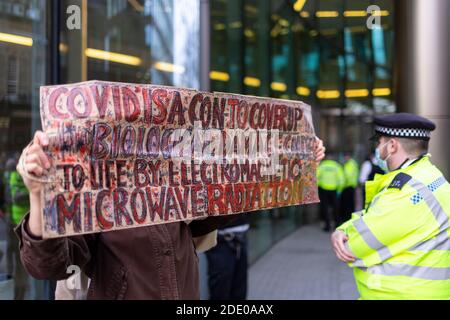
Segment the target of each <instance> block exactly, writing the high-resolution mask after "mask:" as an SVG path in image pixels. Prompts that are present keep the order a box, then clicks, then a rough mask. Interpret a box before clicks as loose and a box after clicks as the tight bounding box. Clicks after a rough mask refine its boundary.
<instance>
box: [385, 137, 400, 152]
mask: <svg viewBox="0 0 450 320" xmlns="http://www.w3.org/2000/svg"><path fill="white" fill-rule="evenodd" d="M399 148H401V145H400V141H398V140H397V139H395V138H392V139H391V141H389V144H388V151H389V153H396V152H397V151H398V149H399Z"/></svg>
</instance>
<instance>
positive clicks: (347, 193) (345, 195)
mask: <svg viewBox="0 0 450 320" xmlns="http://www.w3.org/2000/svg"><path fill="white" fill-rule="evenodd" d="M339 211H340V212H339V217H338V218H339V219H338V220H339V224H341V223H343V222H345V221H347V220H349V219H350V218H351V216H352V213H353V212H355V188H353V187H349V188H345V189H344V191H342V196H341V209H340V210H339Z"/></svg>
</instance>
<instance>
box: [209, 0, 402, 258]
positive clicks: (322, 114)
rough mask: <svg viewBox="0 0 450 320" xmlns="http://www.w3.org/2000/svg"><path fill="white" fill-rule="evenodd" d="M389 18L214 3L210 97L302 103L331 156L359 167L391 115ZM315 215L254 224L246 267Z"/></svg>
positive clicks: (357, 3)
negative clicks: (382, 118)
mask: <svg viewBox="0 0 450 320" xmlns="http://www.w3.org/2000/svg"><path fill="white" fill-rule="evenodd" d="M371 6H372V7H371ZM373 10H377V11H376V12H375V13H373V14H372V11H373ZM393 16H394V12H393V1H388V0H381V1H369V0H366V1H364V0H312V1H311V0H306V1H305V0H298V1H284V0H271V1H267V0H234V1H225V0H213V1H211V71H210V79H211V89H212V90H216V91H224V92H229V91H231V92H239V93H243V94H249V95H258V96H270V97H277V98H283V99H292V100H302V101H304V102H307V103H308V104H310V105H311V106H312V110H313V113H314V119H315V126H316V131H317V134H318V136H319V137H321V138H322V139H323V140H324V142H325V144H326V146H327V152H329V153H336V154H342V153H343V152H352V153H353V156H354V157H355V158H356V159H357V160H359V161H360V162H362V160H363V159H364V158H365V156H366V155H367V153H368V152H370V150H369V149H368V147H367V141H368V138H369V135H370V132H371V130H367V128H368V126H369V127H370V125H371V121H372V116H373V114H374V113H384V112H392V111H394V110H395V105H394V103H393V94H392V92H393V88H392V87H393V82H392V76H393V71H392V70H393V29H394V25H393ZM368 25H370V26H371V28H369V27H368ZM314 212H315V207H314V206H307V207H289V208H280V209H277V210H270V211H267V212H264V213H262V214H257V215H251V218H252V228H251V230H250V239H251V240H250V241H249V247H250V261H254V260H255V259H256V258H258V257H259V256H260V255H261V254H263V253H264V252H265V251H266V250H267V248H268V247H270V246H271V245H273V244H274V243H275V242H276V241H278V240H279V239H281V238H282V237H284V236H285V235H286V234H287V233H289V232H290V231H292V230H295V229H296V228H297V227H298V226H299V225H300V224H302V223H305V222H308V221H309V220H312V219H313V217H314V214H313V213H314Z"/></svg>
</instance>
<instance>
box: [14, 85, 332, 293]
mask: <svg viewBox="0 0 450 320" xmlns="http://www.w3.org/2000/svg"><path fill="white" fill-rule="evenodd" d="M108 85H109V87H108ZM127 88H128V89H130V87H129V86H128V87H125V89H124V87H123V86H119V85H112V84H111V83H108V84H107V85H105V84H104V83H102V84H100V85H99V84H98V83H97V82H95V83H94V84H93V83H89V84H88V85H87V86H84V87H83V85H78V86H72V87H63V86H61V87H56V88H50V87H46V88H44V93H43V92H42V91H41V113H42V118H43V127H44V129H45V131H46V133H43V132H40V131H39V132H37V133H36V134H35V137H34V139H33V142H32V143H31V144H30V145H29V146H28V147H26V148H25V149H24V151H23V153H22V156H21V159H20V161H19V165H18V170H19V172H20V174H21V175H22V176H23V179H24V183H25V185H26V186H27V188H28V190H29V191H30V204H31V209H30V213H29V214H27V215H26V216H25V218H24V219H23V220H22V222H21V224H20V225H19V226H18V228H17V229H16V232H17V235H18V236H19V238H20V242H21V244H20V249H21V258H22V261H23V264H24V266H25V268H26V269H27V270H28V272H29V273H30V274H31V275H33V276H34V277H35V278H38V279H52V280H61V279H66V278H67V277H69V275H70V274H68V268H69V267H73V266H78V267H79V268H80V270H81V271H83V272H84V273H85V274H86V275H87V276H88V277H89V278H90V279H91V283H90V287H89V292H88V298H89V299H198V298H199V278H198V259H197V257H196V253H195V246H194V244H193V238H194V239H195V238H196V237H200V236H204V235H206V234H208V233H209V232H211V231H213V230H215V229H216V228H217V227H219V226H221V225H224V224H225V223H227V222H229V221H230V220H231V219H233V218H232V217H233V214H237V213H240V212H245V210H246V207H248V208H249V211H251V210H257V209H259V208H264V207H271V206H281V205H288V204H289V203H290V201H292V202H298V203H307V202H308V201H314V194H316V193H317V192H315V193H314V194H313V193H312V191H311V192H310V190H313V188H314V185H315V184H314V181H313V180H311V181H312V182H311V181H309V182H308V181H307V182H305V180H304V179H305V177H306V178H307V177H309V176H315V172H314V170H312V169H313V168H315V166H316V163H315V162H317V161H320V160H321V159H322V158H323V157H324V151H325V148H324V147H323V144H322V142H321V141H320V140H319V139H318V138H316V137H315V136H314V135H313V134H311V133H310V131H308V130H309V128H308V127H307V126H305V124H306V123H310V122H305V120H302V119H303V118H304V116H303V113H302V116H301V117H298V118H297V120H295V119H296V115H299V114H300V111H298V112H297V111H295V110H297V109H295V108H294V109H289V108H288V107H287V106H283V107H279V106H278V107H276V108H275V109H277V110H278V111H277V112H276V113H275V118H276V119H277V120H276V124H274V126H276V127H278V128H279V129H282V132H288V131H289V130H290V132H291V133H290V134H287V135H283V134H282V135H281V136H282V139H283V138H284V140H283V141H285V142H286V144H285V145H284V147H286V148H290V150H291V151H292V152H291V154H290V155H289V159H288V160H291V161H284V162H283V161H282V162H281V163H282V165H280V168H282V169H284V171H285V172H284V174H283V173H281V174H280V177H285V178H286V179H288V178H291V179H292V182H289V181H290V180H286V181H285V182H283V179H280V180H275V179H273V181H271V180H269V181H250V180H251V179H250V178H249V176H252V177H253V179H255V180H256V179H257V178H258V176H262V175H261V174H260V172H259V168H258V166H254V167H253V168H254V170H255V171H254V172H253V174H252V171H251V170H249V169H247V171H246V173H245V174H243V173H242V172H243V171H242V170H241V172H240V173H241V174H239V175H238V174H237V171H236V170H240V169H242V168H243V169H245V168H246V166H245V163H244V166H237V165H236V166H234V170H230V169H229V168H228V167H227V164H225V165H223V164H220V163H214V162H213V163H211V162H209V163H206V162H204V163H205V164H204V166H203V168H202V162H200V164H197V166H196V165H195V164H194V163H192V162H189V163H185V162H183V161H176V160H180V158H181V157H184V156H185V153H183V152H181V153H180V154H178V158H177V157H176V156H174V153H175V151H174V150H175V149H176V148H175V145H173V144H172V145H171V146H169V144H170V143H169V144H168V143H167V142H166V141H164V138H163V136H164V132H169V129H176V128H180V127H181V128H183V126H184V128H185V127H186V122H183V121H186V119H184V116H185V115H189V110H190V106H191V105H195V106H194V107H192V108H191V113H190V117H191V118H193V119H194V118H197V119H200V120H204V124H205V125H206V126H208V125H212V123H213V122H214V121H213V119H214V117H215V116H212V115H213V114H214V113H213V112H212V111H213V109H214V108H213V107H212V105H213V103H212V101H215V100H214V97H212V99H209V102H206V103H203V104H202V103H197V102H199V101H200V100H202V101H204V100H205V99H204V98H201V97H199V96H198V93H195V92H190V93H189V94H188V95H185V94H184V92H183V91H178V90H172V91H170V90H171V89H168V88H165V89H161V88H159V89H158V88H153V89H152V90H150V91H147V93H142V92H143V87H142V86H137V87H133V88H132V89H130V90H128V89H127ZM99 89H100V90H99ZM46 90H47V91H46ZM108 90H109V91H108ZM117 90H119V92H117ZM154 90H166V91H165V92H166V93H162V91H157V92H156V93H155V92H154ZM100 91H101V92H100ZM169 91H170V92H169ZM55 92H56V93H55ZM107 92H109V93H111V95H108V93H107ZM136 92H140V93H141V96H140V97H141V98H142V99H143V100H142V99H141V98H138V97H137V96H136V95H134V94H135V93H136ZM158 92H159V93H158ZM84 94H86V95H84ZM91 94H94V96H93V97H94V98H93V97H92V96H90V95H91ZM178 95H179V97H178ZM146 96H147V99H149V97H152V99H151V101H152V102H149V101H150V100H146V98H145V97H146ZM120 97H122V99H120ZM133 97H134V98H133ZM169 97H170V99H169ZM177 97H178V98H177ZM194 97H197V98H194ZM166 98H167V99H166ZM188 98H189V99H188ZM140 99H141V100H140ZM232 99H235V98H234V97H230V95H228V97H227V98H224V100H222V101H224V103H223V105H222V107H223V108H224V109H225V108H226V107H229V106H230V104H229V102H230V101H231V103H232V104H231V106H233V103H234V102H233V100H232ZM169 100H171V101H172V102H171V103H170V102H169ZM83 101H84V102H83ZM87 101H88V102H87ZM146 101H147V102H146ZM164 101H166V102H164ZM173 101H175V102H173ZM193 101H194V102H193ZM241 101H243V98H241ZM217 102H218V103H219V104H221V102H220V99H217ZM227 102H228V103H227ZM147 103H149V105H147ZM239 103H240V101H239V100H238V101H237V105H239ZM286 103H287V102H286ZM202 105H203V107H202ZM241 105H243V104H242V103H241ZM260 105H261V104H258V107H257V108H256V107H255V108H254V109H253V110H254V112H256V111H255V110H261V107H260ZM208 106H209V109H210V110H211V113H209V115H211V117H210V116H208V115H205V114H204V113H202V112H201V110H202V109H203V110H208ZM253 106H255V104H253ZM83 107H84V109H83ZM141 107H142V108H141ZM94 109H96V110H98V113H97V114H96V115H95V116H92V114H90V115H89V116H88V111H89V112H93V110H94ZM131 109H132V112H130V110H131ZM197 109H198V110H197ZM231 109H232V108H230V110H231ZM237 109H241V110H240V111H243V112H244V113H245V111H244V109H245V108H244V107H241V108H239V107H238V108H237ZM251 109H252V108H250V107H247V110H251ZM121 110H122V111H123V110H125V111H124V114H122V116H121V117H118V116H117V115H118V114H120V113H121V112H122V111H121ZM127 110H128V111H127ZM174 110H175V111H174ZM222 110H223V109H222ZM230 110H227V112H226V114H229V115H230V116H229V118H228V119H227V120H226V121H222V120H221V119H220V117H219V118H217V123H216V125H217V129H218V130H219V133H220V132H221V131H225V130H226V128H227V127H229V126H231V125H233V126H234V125H237V126H240V125H242V126H244V125H247V124H249V123H252V121H253V120H249V117H247V119H245V121H243V120H242V118H241V120H238V121H237V122H236V123H235V124H233V123H231V122H229V120H230V119H234V117H235V118H236V119H240V118H239V117H238V116H237V115H236V116H234V114H233V113H232V112H230ZM298 110H300V109H298ZM266 111H267V110H266ZM146 112H147V113H146ZM249 112H250V111H249ZM175 114H176V116H175ZM202 114H203V115H202ZM236 114H237V113H236ZM260 114H261V113H260ZM288 114H290V115H289V116H288ZM163 115H164V116H163ZM171 115H173V116H171ZM147 116H148V118H145V117H147ZM216 116H218V115H217V114H216ZM71 117H73V119H72V118H71ZM96 117H98V119H97V118H96ZM109 117H110V118H109ZM140 117H142V119H141V120H142V121H141V120H139V119H140ZM305 117H306V116H305ZM119 118H120V119H119ZM163 118H164V119H163ZM208 118H209V119H210V120H208ZM288 118H290V120H289V119H288ZM94 119H97V120H95V121H94ZM174 119H177V120H176V122H177V123H175V121H174ZM182 119H184V120H182ZM254 119H256V118H254ZM100 120H101V121H100ZM132 120H133V121H137V122H136V123H135V124H133V125H129V126H125V128H123V124H124V122H123V121H125V122H126V123H131V122H133V121H132ZM127 121H128V122H127ZM139 121H141V122H139ZM155 121H156V123H155ZM208 121H209V124H208V123H206V122H208ZM168 122H169V123H168ZM200 122H201V121H200ZM244 122H245V123H244ZM221 123H223V125H221ZM260 123H261V125H262V124H263V122H260ZM200 125H202V124H200ZM121 126H122V127H121ZM81 127H82V128H83V129H80V130H77V128H78V129H79V128H81ZM108 127H109V128H114V130H113V129H111V130H113V131H114V133H113V132H112V131H109V129H108ZM119 127H121V129H119ZM52 128H56V129H57V130H62V131H59V132H63V134H62V135H59V136H58V135H56V136H55V135H54V132H53V131H52V130H51V129H52ZM67 128H69V129H70V130H68V131H69V133H68V134H66V133H67ZM127 128H128V129H127ZM136 128H137V129H136ZM152 128H157V129H152ZM294 128H296V129H295V130H294ZM188 129H192V128H188ZM90 130H92V131H90ZM152 130H153V131H158V130H159V132H160V133H161V132H163V133H162V134H160V135H157V134H154V133H152V134H150V132H151V131H152ZM261 130H262V129H261ZM302 130H303V131H302ZM132 132H136V135H135V134H133V133H132ZM296 132H298V133H296ZM303 133H305V135H306V136H307V137H306V138H305V139H303V138H301V134H303ZM121 134H123V136H122V138H120V137H119V136H120V135H121ZM203 134H204V132H203ZM168 135H169V134H167V135H166V137H167V136H168ZM170 135H173V130H172V131H170ZM68 136H69V138H67V137H68ZM144 136H147V138H145V139H144ZM180 136H183V135H180ZM288 136H289V137H288ZM148 137H151V138H148ZM158 137H159V139H157V138H158ZM309 137H312V139H313V140H308V139H310V138H309ZM142 139H144V142H143V141H142ZM167 139H168V138H167ZM296 139H297V140H298V141H299V144H298V152H294V151H293V150H295V148H297V147H296V145H295V143H293V141H294V140H296ZM169 140H170V139H169ZM224 140H225V139H224ZM235 140H236V139H235ZM68 141H70V143H69V142H68ZM158 141H159V142H158ZM259 141H261V140H259ZM311 141H312V142H311ZM83 142H84V143H83ZM139 145H141V146H143V149H140V147H139ZM161 145H165V146H164V147H161ZM193 145H194V147H195V143H194V144H193ZM247 145H248V144H247ZM203 146H204V148H201V150H200V151H202V152H203V151H205V149H206V144H203ZM302 148H303V149H302ZM188 149H189V148H188ZM233 149H234V148H233ZM244 149H245V148H244ZM269 149H270V148H269ZM156 150H157V151H156ZM273 150H274V149H272V151H271V154H270V155H273V153H274V152H273ZM153 151H155V152H154V153H152V152H153ZM300 151H302V152H303V154H305V155H306V154H308V158H307V159H306V156H305V158H303V159H299V156H300V155H301V154H300ZM308 152H310V153H308ZM212 154H213V158H214V155H217V150H216V152H213V153H212ZM247 154H248V155H249V157H252V156H253V155H254V154H251V153H247ZM194 158H195V152H194V153H193V154H192V155H191V158H190V159H191V160H192V161H193V160H198V159H194ZM205 158H207V157H205V154H204V153H203V154H202V155H201V157H200V159H201V160H205ZM280 158H282V159H281V160H283V157H280ZM155 159H156V160H155ZM296 159H297V160H296ZM158 161H160V164H157V163H158ZM183 163H184V166H186V167H185V168H184V169H183ZM313 163H314V164H313ZM283 164H284V165H283ZM289 164H291V165H289ZM108 166H109V167H108ZM250 167H251V166H249V167H248V168H250ZM77 168H78V169H77ZM301 169H303V170H305V171H304V172H303V171H302V170H301ZM281 171H283V170H281ZM183 172H184V173H183ZM300 172H301V173H300ZM276 174H278V173H273V175H276ZM249 179H250V180H249ZM242 180H244V181H242ZM276 181H281V182H283V183H281V182H277V183H275V182H276ZM208 182H209V183H208ZM249 182H251V183H250V184H251V187H250V186H249ZM240 183H242V184H244V183H247V184H244V185H243V186H239V184H240ZM308 183H310V184H308ZM303 184H304V185H303ZM261 185H266V189H265V190H261V189H262V188H261ZM305 185H306V186H305ZM211 186H212V187H211ZM274 186H277V187H274ZM292 186H293V187H296V188H300V189H301V190H292ZM258 188H259V189H258ZM282 188H283V189H282ZM308 188H309V189H308ZM169 190H170V191H169ZM186 190H188V191H186ZM248 190H251V191H248ZM255 190H257V191H255ZM274 190H275V191H274ZM280 190H283V191H284V192H282V191H280ZM208 192H209V193H208ZM305 192H306V195H305ZM308 192H309V193H308ZM163 194H164V196H163ZM193 194H194V196H193ZM230 195H234V198H238V200H236V199H234V198H233V199H230ZM308 196H309V197H310V198H308ZM246 197H249V198H248V200H247V198H246ZM254 198H255V199H254ZM99 199H100V200H99ZM133 199H134V200H133ZM167 199H169V200H167ZM132 227H139V228H134V229H131V228H132ZM112 230H114V232H104V231H112ZM50 238H54V239H50ZM71 270H73V268H71Z"/></svg>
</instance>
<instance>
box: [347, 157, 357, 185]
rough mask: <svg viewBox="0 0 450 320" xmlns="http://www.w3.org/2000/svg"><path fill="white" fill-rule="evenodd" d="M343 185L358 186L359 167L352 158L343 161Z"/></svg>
mask: <svg viewBox="0 0 450 320" xmlns="http://www.w3.org/2000/svg"><path fill="white" fill-rule="evenodd" d="M344 175H345V186H344V188H350V187H351V188H356V187H357V186H358V177H359V168H358V163H357V162H356V161H355V160H354V159H350V160H348V161H346V162H345V163H344Z"/></svg>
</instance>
